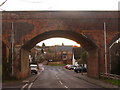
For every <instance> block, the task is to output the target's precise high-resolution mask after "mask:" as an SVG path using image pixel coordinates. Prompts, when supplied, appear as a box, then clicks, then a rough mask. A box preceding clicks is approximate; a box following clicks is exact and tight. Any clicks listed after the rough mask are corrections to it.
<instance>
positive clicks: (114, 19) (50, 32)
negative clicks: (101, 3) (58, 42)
mask: <svg viewBox="0 0 120 90" xmlns="http://www.w3.org/2000/svg"><path fill="white" fill-rule="evenodd" d="M2 16H3V20H2V23H3V34H2V35H3V42H4V43H6V45H8V46H9V45H10V43H11V40H10V38H11V30H12V23H13V30H14V33H15V45H21V46H24V47H23V49H26V50H27V52H29V50H30V49H31V48H32V47H33V46H34V45H36V44H37V43H38V42H40V41H42V40H44V39H47V38H51V37H55V36H60V37H63V38H69V39H72V40H74V41H76V42H78V43H80V44H81V45H82V47H83V48H85V49H86V50H88V52H90V59H89V61H88V68H89V69H88V75H89V76H92V77H96V78H98V77H99V73H100V72H105V71H104V70H105V69H104V66H105V65H104V28H103V23H104V22H106V27H107V45H108V44H110V42H111V40H112V39H113V38H114V37H115V36H116V35H118V33H119V32H118V12H3V14H2ZM57 30H60V31H57ZM107 48H108V47H107ZM91 50H92V51H91ZM91 52H92V53H91ZM21 58H23V59H21V60H27V58H26V56H25V55H23V56H22V57H21ZM91 61H93V62H92V63H91ZM108 62H109V60H108ZM26 63H27V62H26ZM24 64H25V63H24V62H23V63H22V65H23V69H24ZM108 66H109V65H108ZM95 67H96V68H95Z"/></svg>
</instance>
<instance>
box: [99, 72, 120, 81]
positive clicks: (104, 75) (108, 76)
mask: <svg viewBox="0 0 120 90" xmlns="http://www.w3.org/2000/svg"><path fill="white" fill-rule="evenodd" d="M100 76H101V77H105V78H109V79H115V80H120V75H116V74H109V73H106V74H105V73H101V74H100Z"/></svg>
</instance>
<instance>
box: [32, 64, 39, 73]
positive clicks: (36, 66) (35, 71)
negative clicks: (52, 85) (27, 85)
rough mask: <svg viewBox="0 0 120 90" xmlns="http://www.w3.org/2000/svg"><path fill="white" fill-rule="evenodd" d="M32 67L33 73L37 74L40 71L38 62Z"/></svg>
mask: <svg viewBox="0 0 120 90" xmlns="http://www.w3.org/2000/svg"><path fill="white" fill-rule="evenodd" d="M30 69H31V73H32V74H37V73H38V65H37V64H31V65H30Z"/></svg>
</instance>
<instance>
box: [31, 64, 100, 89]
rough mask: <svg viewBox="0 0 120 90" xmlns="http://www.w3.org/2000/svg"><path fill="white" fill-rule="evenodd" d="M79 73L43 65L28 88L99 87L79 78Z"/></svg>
mask: <svg viewBox="0 0 120 90" xmlns="http://www.w3.org/2000/svg"><path fill="white" fill-rule="evenodd" d="M79 75H80V73H75V72H73V71H71V70H66V69H65V68H64V67H62V66H45V67H44V71H43V72H41V73H40V75H39V76H38V78H37V79H36V80H35V82H34V83H32V85H31V86H30V87H29V88H66V89H71V88H97V89H98V88H101V87H100V86H97V85H94V84H92V83H89V82H86V81H84V80H82V79H79V78H78V77H79Z"/></svg>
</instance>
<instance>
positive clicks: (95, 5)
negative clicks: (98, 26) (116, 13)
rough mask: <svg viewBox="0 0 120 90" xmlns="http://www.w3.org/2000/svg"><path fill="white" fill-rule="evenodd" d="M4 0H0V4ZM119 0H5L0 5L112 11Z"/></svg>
mask: <svg viewBox="0 0 120 90" xmlns="http://www.w3.org/2000/svg"><path fill="white" fill-rule="evenodd" d="M4 1H5V0H0V4H1V3H3V2H4ZM118 2H119V0H7V2H6V3H5V4H3V5H2V6H1V7H0V10H1V11H2V10H5V11H36V10H37V11H49V10H50V11H51V10H52V11H54V10H55V11H56V10H59V11H61V10H63V11H64V10H66V11H67V10H68V11H69V10H77V11H79V10H87V11H91V10H92V11H93V10H94V11H101V10H102V11H103V10H104V11H111V10H112V11H113V10H118Z"/></svg>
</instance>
